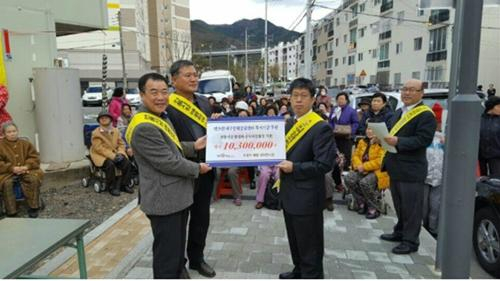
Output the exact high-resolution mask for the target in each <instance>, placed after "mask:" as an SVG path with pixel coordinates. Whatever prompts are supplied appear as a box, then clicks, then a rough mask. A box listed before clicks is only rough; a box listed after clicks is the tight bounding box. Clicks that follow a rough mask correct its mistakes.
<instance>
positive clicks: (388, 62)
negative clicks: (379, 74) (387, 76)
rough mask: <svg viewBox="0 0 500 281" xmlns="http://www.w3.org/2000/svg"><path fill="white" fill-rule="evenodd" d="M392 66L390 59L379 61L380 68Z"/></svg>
mask: <svg viewBox="0 0 500 281" xmlns="http://www.w3.org/2000/svg"><path fill="white" fill-rule="evenodd" d="M390 66H391V61H390V60H385V61H379V62H378V64H377V67H378V68H387V67H390Z"/></svg>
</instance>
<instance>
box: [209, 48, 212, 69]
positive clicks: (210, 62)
mask: <svg viewBox="0 0 500 281" xmlns="http://www.w3.org/2000/svg"><path fill="white" fill-rule="evenodd" d="M208 48H209V50H210V51H209V53H208V64H209V65H210V70H212V44H210V45H209V46H208Z"/></svg>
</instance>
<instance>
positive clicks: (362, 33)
mask: <svg viewBox="0 0 500 281" xmlns="http://www.w3.org/2000/svg"><path fill="white" fill-rule="evenodd" d="M365 32H366V26H365V27H363V28H360V29H359V38H362V37H365Z"/></svg>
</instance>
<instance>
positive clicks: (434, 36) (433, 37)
mask: <svg viewBox="0 0 500 281" xmlns="http://www.w3.org/2000/svg"><path fill="white" fill-rule="evenodd" d="M446 31H447V30H446V26H443V27H441V28H437V29H433V30H431V31H430V36H429V52H430V53H432V52H439V51H443V50H446Z"/></svg>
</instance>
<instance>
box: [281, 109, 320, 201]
mask: <svg viewBox="0 0 500 281" xmlns="http://www.w3.org/2000/svg"><path fill="white" fill-rule="evenodd" d="M320 121H323V118H321V116H319V115H318V114H317V113H315V112H314V111H311V112H309V113H307V114H306V115H304V116H302V117H301V118H300V119H299V120H298V121H297V123H295V125H293V127H292V128H291V129H290V131H288V133H287V134H286V136H285V141H286V151H287V152H288V151H290V149H292V147H293V146H294V145H296V144H297V142H298V141H299V140H300V139H301V138H302V137H303V136H304V135H305V134H306V133H307V132H308V131H309V130H310V129H311V128H312V127H313V126H314V125H316V123H318V122H320ZM280 184H281V180H280V179H277V180H276V182H275V183H274V185H273V188H277V189H278V192H279V190H280Z"/></svg>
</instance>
